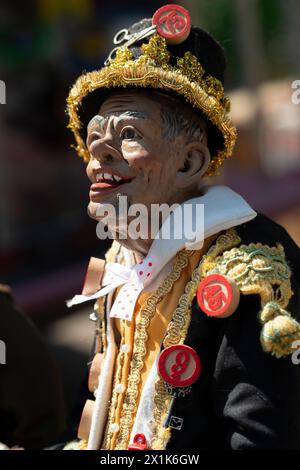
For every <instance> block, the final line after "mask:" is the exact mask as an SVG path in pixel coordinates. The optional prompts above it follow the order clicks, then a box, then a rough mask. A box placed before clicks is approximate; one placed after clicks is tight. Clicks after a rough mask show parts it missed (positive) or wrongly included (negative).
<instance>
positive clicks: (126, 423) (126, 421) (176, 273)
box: [104, 250, 194, 450]
mask: <svg viewBox="0 0 300 470" xmlns="http://www.w3.org/2000/svg"><path fill="white" fill-rule="evenodd" d="M193 253H194V252H193V251H186V250H183V251H181V252H180V253H178V254H177V255H176V258H175V261H174V264H173V268H172V271H171V272H170V273H169V274H168V275H167V277H166V278H165V280H164V281H163V283H162V284H161V285H160V286H159V287H158V289H157V290H156V291H155V292H154V293H153V294H152V295H151V296H150V297H149V298H148V299H147V300H146V302H145V306H144V307H142V309H141V313H140V319H139V322H138V323H137V325H136V330H135V335H134V350H133V355H132V360H131V366H130V374H129V377H128V384H127V391H126V395H125V397H124V404H123V410H122V414H121V419H120V430H119V433H118V437H117V442H116V446H115V449H118V450H120V449H126V448H127V445H128V441H129V438H130V431H131V428H132V424H133V419H134V416H135V412H136V408H137V403H136V398H137V395H138V385H139V383H140V379H141V370H142V368H143V365H144V356H145V354H146V343H147V340H148V334H147V329H148V327H149V324H150V321H151V319H152V318H153V316H154V315H155V311H156V306H157V304H158V303H159V302H160V301H161V300H162V299H163V298H164V297H165V296H166V295H167V294H168V293H169V292H170V291H171V289H172V287H173V285H174V283H175V282H176V281H177V279H179V277H180V275H181V272H182V270H183V269H184V268H185V267H186V266H187V264H188V259H189V257H190V256H192V254H193ZM110 437H111V436H110V433H109V431H108V433H107V436H106V441H105V443H104V445H105V447H107V443H108V441H109V439H110Z"/></svg>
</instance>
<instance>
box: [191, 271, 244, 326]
mask: <svg viewBox="0 0 300 470" xmlns="http://www.w3.org/2000/svg"><path fill="white" fill-rule="evenodd" d="M197 301H198V304H199V307H200V308H201V310H203V312H204V313H206V314H207V315H208V316H211V317H219V318H225V317H229V315H232V313H234V312H235V310H236V309H237V307H238V304H239V301H240V290H239V287H238V285H237V284H236V283H235V282H234V281H233V280H232V279H230V278H228V277H226V276H223V275H222V274H209V275H208V276H206V277H205V278H204V279H203V280H202V281H201V282H200V284H199V286H198V290H197Z"/></svg>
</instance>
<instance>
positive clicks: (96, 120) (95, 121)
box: [87, 114, 107, 132]
mask: <svg viewBox="0 0 300 470" xmlns="http://www.w3.org/2000/svg"><path fill="white" fill-rule="evenodd" d="M106 120H107V118H104V117H103V116H100V115H99V114H97V115H96V116H94V117H93V118H92V119H91V120H90V122H89V123H88V125H87V131H88V132H89V130H90V128H91V127H92V126H94V125H97V126H98V127H100V129H101V131H102V132H104V126H105V123H106Z"/></svg>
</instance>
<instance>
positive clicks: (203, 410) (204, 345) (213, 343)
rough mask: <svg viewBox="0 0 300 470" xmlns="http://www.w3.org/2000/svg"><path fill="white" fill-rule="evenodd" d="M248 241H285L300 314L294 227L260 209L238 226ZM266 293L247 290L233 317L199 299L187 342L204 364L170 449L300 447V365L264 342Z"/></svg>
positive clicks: (294, 307)
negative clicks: (213, 312)
mask: <svg viewBox="0 0 300 470" xmlns="http://www.w3.org/2000/svg"><path fill="white" fill-rule="evenodd" d="M236 230H237V232H238V233H239V235H240V236H241V238H242V243H243V244H249V243H251V242H255V243H257V242H261V243H263V244H267V245H269V246H274V245H276V243H278V242H279V243H281V244H282V245H283V246H284V248H285V253H286V259H287V261H288V263H289V265H290V267H291V269H292V271H293V278H292V287H293V291H294V296H293V297H292V299H291V302H290V304H289V307H288V310H289V311H290V312H291V313H292V314H293V316H294V317H296V318H297V320H298V321H299V314H300V308H299V307H300V302H299V293H300V291H299V285H300V282H299V279H300V275H299V268H300V263H299V261H300V250H299V248H298V247H297V245H296V244H295V243H294V242H293V241H292V239H291V238H290V237H289V235H288V234H287V232H286V231H285V230H284V229H283V228H282V227H280V226H279V225H277V224H275V223H274V222H272V221H270V220H269V219H268V218H266V217H264V216H262V215H258V216H257V217H256V218H255V219H254V220H252V221H251V222H249V223H247V224H244V225H242V226H240V227H236ZM259 310H260V299H259V297H258V296H255V295H248V296H244V295H242V296H241V301H240V304H239V307H238V309H237V310H236V312H235V313H234V314H233V315H232V316H231V317H229V318H227V319H217V318H211V317H207V316H206V315H205V314H204V313H203V312H202V311H201V309H200V307H199V306H198V304H197V301H196V300H194V303H193V309H192V321H191V325H190V328H189V331H188V335H187V339H186V341H185V344H187V345H189V346H191V347H193V348H194V349H195V350H196V351H197V353H198V354H199V357H200V358H201V362H202V367H203V371H202V374H201V376H200V378H199V380H198V381H197V382H196V383H195V384H194V385H193V391H192V394H191V395H190V396H189V397H185V398H177V399H176V400H175V404H174V407H173V412H172V415H173V416H176V417H181V418H183V420H184V421H183V427H182V429H181V430H180V431H176V430H173V431H172V437H171V439H170V441H169V443H168V446H167V449H168V450H170V451H176V450H178V449H197V450H204V449H214V450H224V449H236V450H248V449H300V402H299V397H300V365H294V364H293V363H292V360H291V356H288V357H286V358H280V359H277V358H275V357H273V356H271V355H270V354H267V353H265V352H264V351H263V350H262V347H261V344H260V340H259V336H260V329H261V326H260V324H259V321H258V319H257V315H258V312H259Z"/></svg>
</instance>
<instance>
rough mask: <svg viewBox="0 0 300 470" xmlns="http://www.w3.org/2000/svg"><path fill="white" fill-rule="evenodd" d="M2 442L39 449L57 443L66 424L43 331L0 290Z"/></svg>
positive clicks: (58, 381) (0, 411)
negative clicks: (4, 350) (4, 346)
mask: <svg viewBox="0 0 300 470" xmlns="http://www.w3.org/2000/svg"><path fill="white" fill-rule="evenodd" d="M0 339H1V341H4V343H5V345H6V364H1V365H0V442H3V443H5V444H6V445H8V446H13V445H19V446H24V447H25V448H26V449H38V448H42V447H44V446H45V445H49V444H51V443H53V442H56V441H57V439H58V436H59V435H60V434H61V432H62V431H63V429H64V427H65V421H64V418H65V411H64V403H63V395H62V385H61V381H60V376H59V373H58V370H57V368H56V366H55V365H54V362H53V360H52V358H51V356H50V353H49V351H48V350H47V348H46V345H45V344H44V342H43V340H42V338H41V336H40V335H39V333H38V332H37V330H36V329H35V328H34V326H33V325H32V324H31V322H30V321H29V320H28V319H27V318H26V317H25V316H24V315H23V314H22V313H21V312H20V311H19V310H18V309H17V308H16V307H15V305H14V303H13V301H12V298H11V297H10V296H9V295H7V294H4V293H0Z"/></svg>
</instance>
